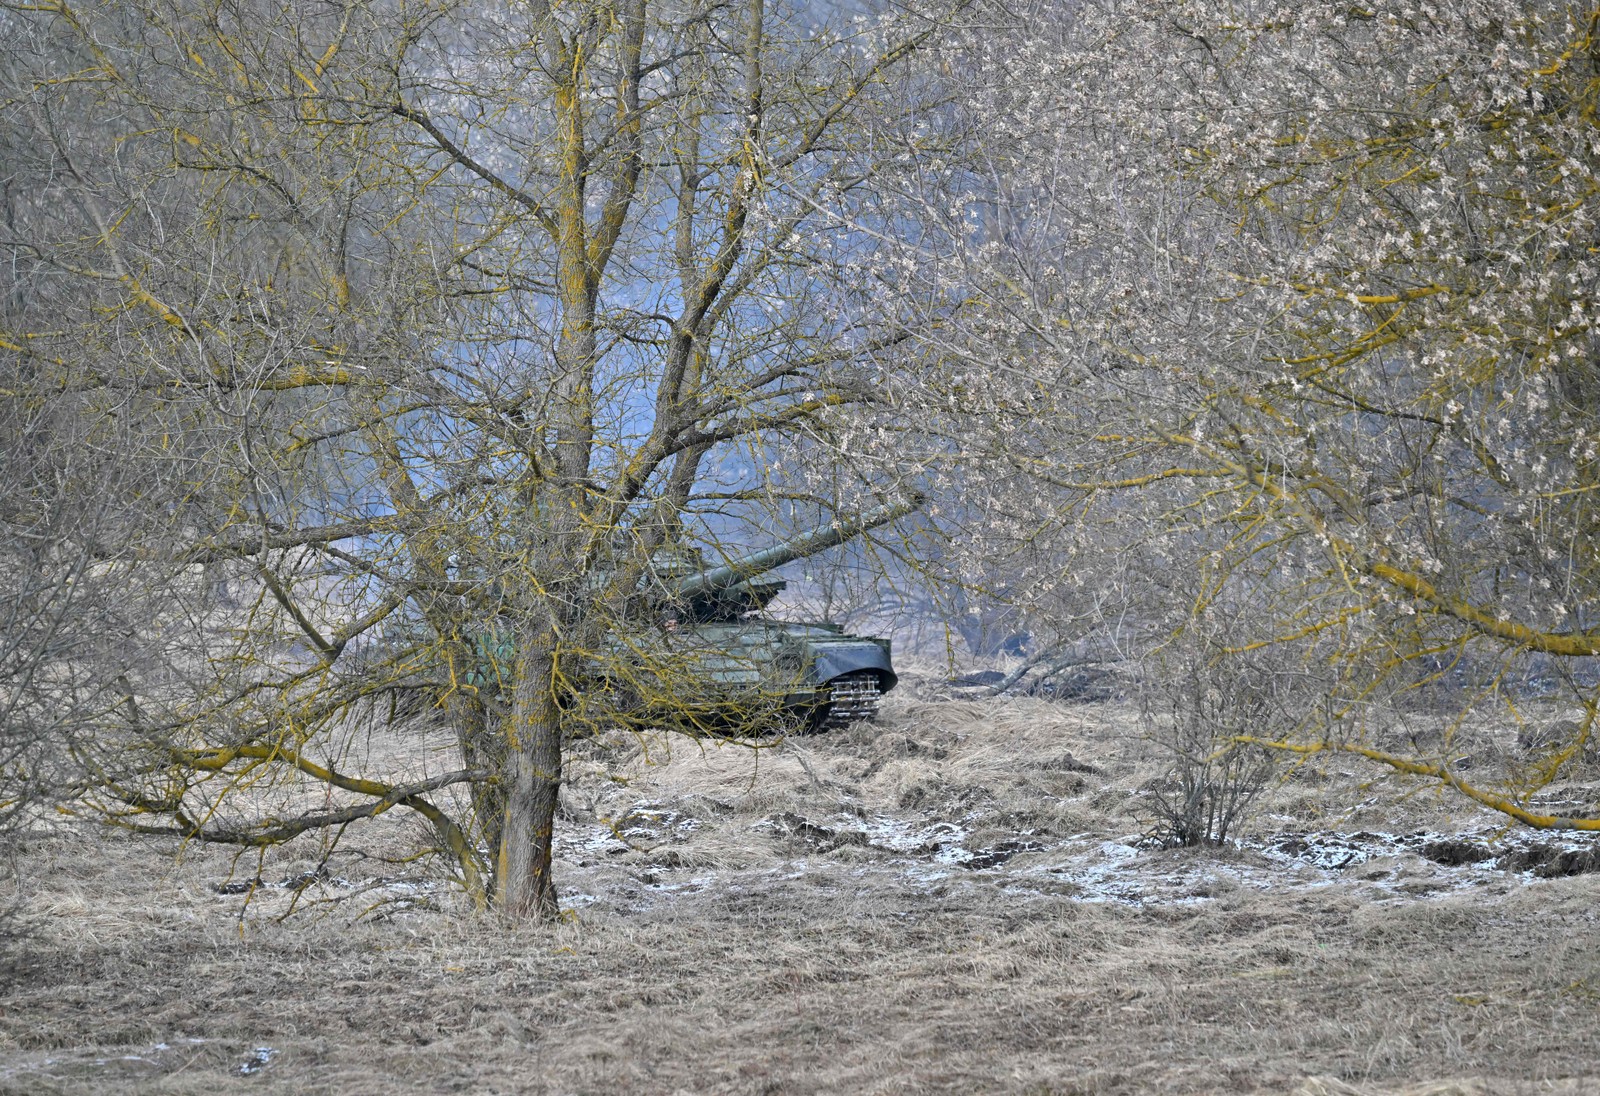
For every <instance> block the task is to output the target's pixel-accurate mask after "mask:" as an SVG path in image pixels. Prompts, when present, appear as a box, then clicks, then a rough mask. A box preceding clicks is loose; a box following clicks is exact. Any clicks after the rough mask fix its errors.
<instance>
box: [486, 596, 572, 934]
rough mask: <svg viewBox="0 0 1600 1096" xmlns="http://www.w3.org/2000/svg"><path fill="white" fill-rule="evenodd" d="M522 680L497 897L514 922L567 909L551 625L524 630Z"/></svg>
mask: <svg viewBox="0 0 1600 1096" xmlns="http://www.w3.org/2000/svg"><path fill="white" fill-rule="evenodd" d="M518 632H519V634H518V637H517V662H516V681H515V684H514V686H513V694H512V705H511V718H510V721H509V723H508V725H507V728H506V739H507V741H506V755H505V768H504V770H503V772H504V776H503V783H504V788H505V814H504V816H503V817H504V822H503V825H502V827H501V831H500V848H499V854H498V858H497V861H496V871H495V875H496V886H495V900H496V904H497V905H498V906H499V908H500V909H501V911H502V912H503V913H504V914H505V915H506V916H507V917H509V918H510V919H512V920H514V921H522V920H527V919H529V918H539V919H541V920H551V919H553V918H554V917H555V916H556V915H557V914H558V913H559V912H560V907H559V906H558V904H557V902H556V888H555V882H554V880H552V879H551V878H550V845H551V839H552V837H553V836H554V833H555V818H556V797H557V795H558V793H559V792H560V790H561V713H560V711H559V710H558V709H557V707H556V702H555V642H554V639H555V637H554V635H553V634H552V632H551V631H550V629H549V628H548V627H538V628H526V629H518Z"/></svg>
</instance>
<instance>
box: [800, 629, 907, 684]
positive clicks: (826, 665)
mask: <svg viewBox="0 0 1600 1096" xmlns="http://www.w3.org/2000/svg"><path fill="white" fill-rule="evenodd" d="M806 647H807V648H808V651H809V654H810V655H811V657H810V658H809V659H807V662H808V663H809V664H810V667H809V672H808V673H807V674H806V677H807V679H808V680H809V681H811V682H812V683H813V684H817V685H821V684H824V683H826V682H829V681H832V680H833V679H834V678H836V677H838V676H840V675H841V674H853V673H859V672H860V671H862V670H875V671H877V674H878V691H879V692H884V693H886V692H888V691H889V690H890V689H892V688H894V687H895V684H896V683H897V682H898V681H899V680H900V678H899V676H898V675H897V674H896V673H895V672H894V665H893V664H892V663H891V662H890V661H889V649H888V644H887V643H875V642H873V641H872V640H870V639H828V640H811V641H807V642H806Z"/></svg>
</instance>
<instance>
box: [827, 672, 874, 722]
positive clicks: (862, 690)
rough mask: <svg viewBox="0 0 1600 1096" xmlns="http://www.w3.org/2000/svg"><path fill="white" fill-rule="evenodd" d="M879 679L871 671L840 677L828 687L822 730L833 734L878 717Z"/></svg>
mask: <svg viewBox="0 0 1600 1096" xmlns="http://www.w3.org/2000/svg"><path fill="white" fill-rule="evenodd" d="M882 695H883V694H882V693H880V692H879V691H878V675H877V674H875V673H873V672H872V671H871V670H860V671H857V672H856V673H852V674H841V675H839V676H838V677H836V678H834V679H833V681H831V682H830V683H829V685H828V703H827V707H826V709H825V711H824V714H823V716H822V725H821V727H820V729H821V730H824V731H832V730H836V729H838V728H842V727H848V726H849V725H850V724H852V723H856V722H859V721H860V720H863V719H871V718H872V717H873V716H875V715H877V714H878V700H879V699H880V698H881V697H882Z"/></svg>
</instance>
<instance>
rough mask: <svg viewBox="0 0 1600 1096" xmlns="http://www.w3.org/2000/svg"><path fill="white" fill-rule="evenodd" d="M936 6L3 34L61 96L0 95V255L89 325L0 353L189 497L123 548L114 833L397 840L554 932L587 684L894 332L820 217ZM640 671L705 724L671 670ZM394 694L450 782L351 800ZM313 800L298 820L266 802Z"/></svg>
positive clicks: (592, 7) (20, 78)
mask: <svg viewBox="0 0 1600 1096" xmlns="http://www.w3.org/2000/svg"><path fill="white" fill-rule="evenodd" d="M935 15H937V12H929V13H926V14H921V13H918V12H916V11H905V12H901V13H898V14H896V15H895V16H894V17H892V18H884V19H880V20H856V21H853V22H849V23H845V24H842V25H841V26H840V27H834V26H832V25H829V24H826V23H823V22H820V21H816V20H810V19H808V18H806V17H805V16H804V13H801V12H788V13H782V14H779V13H774V12H771V11H769V10H768V6H767V5H766V4H765V3H764V2H763V0H749V2H746V3H741V4H737V5H732V6H727V5H710V6H705V5H690V6H688V7H680V8H657V7H655V6H653V5H651V4H648V3H646V2H644V0H625V2H623V3H619V4H613V3H593V4H588V3H585V4H580V5H578V6H576V7H574V6H571V5H564V6H560V7H556V6H542V5H535V6H534V7H533V8H531V9H517V10H516V11H514V12H513V11H511V10H509V9H507V10H504V11H501V10H499V9H493V8H488V7H484V6H480V5H460V6H446V7H439V6H430V7H428V8H426V9H421V8H418V9H413V8H411V7H409V6H407V5H405V4H396V5H393V6H388V5H384V6H377V7H358V6H351V7H346V8H341V9H337V10H334V9H329V10H326V11H321V10H319V11H317V12H314V13H307V12H303V11H302V10H301V9H300V7H299V6H297V5H296V6H285V7H282V8H278V7H273V6H271V5H270V4H261V3H245V2H240V3H226V4H223V5H220V6H216V5H213V6H209V7H207V8H205V9H203V10H202V9H191V8H188V7H186V6H184V5H182V4H149V5H129V6H124V7H118V8H114V9H113V8H102V9H95V10H93V11H76V10H73V9H70V8H68V7H65V6H58V7H54V8H47V9H44V10H40V9H29V10H28V11H27V12H21V11H18V12H14V13H13V14H12V15H11V18H14V19H17V20H21V21H23V22H25V23H26V24H27V25H28V26H30V27H32V28H34V30H33V33H36V34H37V35H39V36H40V38H41V41H42V42H43V43H44V44H45V47H46V48H45V49H44V50H43V51H42V52H41V53H40V56H41V57H43V58H45V60H44V61H43V62H42V64H44V65H46V66H53V67H54V68H55V69H57V70H59V71H61V72H65V73H72V74H77V75H74V76H73V77H72V79H70V80H68V81H67V82H66V88H65V89H63V88H61V87H58V86H57V85H56V84H55V83H52V82H50V81H48V80H45V79H43V78H42V77H41V73H40V68H39V64H40V63H35V64H34V66H33V68H32V69H27V68H25V69H24V71H23V72H21V73H20V74H18V75H16V76H14V77H13V86H14V87H24V86H25V87H27V88H28V89H29V94H30V95H31V97H32V98H31V102H32V103H33V111H32V114H31V115H30V125H31V127H32V128H31V130H30V132H29V135H28V137H29V139H30V140H31V141H33V142H34V143H35V146H36V147H37V148H38V149H39V150H40V151H39V152H38V154H37V155H38V156H39V157H40V159H41V160H43V161H46V162H48V164H49V165H50V166H51V169H52V170H53V171H54V173H55V179H56V185H57V186H58V187H59V189H60V192H61V194H62V195H63V197H64V198H65V199H66V201H67V203H68V204H67V206H66V208H65V210H64V211H63V212H61V213H60V216H61V219H62V224H61V225H60V226H59V228H58V229H56V230H55V231H53V232H52V231H44V230H35V229H34V228H31V227H28V226H19V227H16V228H14V229H13V232H12V239H11V244H12V246H13V248H14V249H15V250H16V251H18V252H21V253H26V254H28V255H29V256H30V257H31V258H30V261H32V262H34V263H36V264H37V267H38V269H39V270H40V271H42V272H47V273H48V277H49V278H50V279H52V280H53V283H55V284H61V285H64V286H70V287H72V290H73V292H75V293H77V294H78V297H77V298H75V299H74V303H73V306H72V309H71V311H69V312H68V313H66V318H67V322H66V323H64V324H63V323H60V322H56V323H50V322H47V320H46V314H45V313H44V311H43V310H41V309H39V308H30V309H24V311H23V315H21V316H20V317H18V318H17V319H16V320H15V321H14V323H13V325H12V326H10V327H9V328H8V334H7V337H6V338H7V349H8V351H9V352H11V353H14V354H18V355H21V356H24V357H27V358H29V360H39V359H42V358H46V357H48V358H51V359H52V360H60V361H68V360H71V361H72V363H73V364H71V365H68V366H64V367H63V371H62V376H63V383H64V385H65V387H66V389H67V390H68V391H71V392H74V393H83V394H84V395H83V398H85V399H88V398H101V399H105V400H108V401H109V400H120V401H122V404H123V406H124V407H125V408H126V410H125V411H123V412H121V414H123V415H125V416H126V417H128V418H129V419H130V420H133V421H136V422H137V423H138V424H139V426H138V434H139V440H140V442H141V444H143V445H144V446H146V447H147V448H148V447H154V446H156V445H157V444H159V446H160V450H161V452H162V453H164V454H167V456H165V457H164V458H163V459H162V460H158V461H155V462H153V463H154V464H155V466H157V467H160V468H164V469H166V473H167V474H168V481H169V482H174V483H178V482H181V483H182V484H184V485H185V486H184V490H183V491H181V492H178V493H176V494H174V495H171V496H169V497H168V498H167V501H166V503H165V504H164V505H155V506H153V507H152V509H151V513H150V514H149V515H147V517H148V520H147V521H146V522H145V523H144V525H143V526H142V527H141V529H140V537H139V538H138V539H137V541H136V542H135V543H136V544H137V552H136V553H134V556H135V558H138V559H151V560H161V561H165V562H166V563H167V564H169V565H170V566H171V567H172V568H173V569H174V572H173V578H172V579H171V581H170V582H169V583H168V586H167V588H168V589H169V590H175V591H182V593H183V596H182V597H180V598H179V599H178V601H179V602H180V603H181V604H182V605H183V606H185V611H186V612H187V614H188V616H187V619H183V620H180V619H177V616H176V615H175V614H174V615H172V616H169V617H168V618H166V619H163V620H162V621H161V622H159V626H156V627H151V628H147V629H145V630H144V631H142V632H141V633H140V634H139V636H138V642H139V643H140V644H142V645H145V646H147V647H148V648H150V650H151V652H152V653H151V655H150V657H149V659H148V660H147V662H148V665H147V666H146V667H144V669H143V670H142V671H141V672H139V673H137V674H132V675H130V676H129V679H128V680H129V685H128V688H127V693H128V696H127V703H125V704H123V705H120V706H118V707H116V708H115V709H113V710H112V712H111V713H110V718H108V720H106V721H103V722H102V724H101V726H100V727H99V729H98V732H97V736H96V739H95V741H94V743H92V744H91V745H90V746H89V747H86V748H85V750H84V751H82V752H83V760H84V762H85V764H86V765H87V766H88V768H89V769H90V771H91V772H92V774H93V775H94V777H95V778H96V784H95V791H94V793H93V794H94V796H95V797H96V801H97V802H98V805H99V807H100V809H101V810H103V811H105V812H107V813H108V814H109V815H110V816H111V817H113V818H116V819H117V820H119V821H120V822H121V824H123V825H126V826H129V827H132V828H134V829H138V830H143V831H148V832H156V833H175V834H181V835H184V836H187V837H192V838H198V839H202V840H213V841H224V842H230V843H235V844H238V845H242V846H246V847H251V846H265V845H269V844H273V843H277V842H282V841H287V840H291V839H292V838H294V837H295V836H296V835H298V834H302V833H307V832H313V831H315V832H330V833H331V832H342V831H343V827H345V826H347V825H349V824H350V823H352V822H357V821H359V820H361V819H365V818H370V817H373V816H376V815H379V814H382V813H385V812H387V811H390V810H392V809H395V808H401V809H404V810H407V811H410V812H413V813H415V814H416V815H418V816H419V817H420V818H422V819H423V820H424V821H425V822H426V824H427V825H428V826H429V827H430V828H431V830H432V832H433V834H434V838H435V841H436V844H437V846H438V848H439V849H440V850H441V851H442V852H444V853H445V854H446V856H447V857H448V859H449V860H450V862H451V863H453V865H454V867H455V870H456V873H457V875H458V877H459V879H460V881H461V882H462V884H463V885H464V887H465V888H466V890H467V892H468V893H469V894H470V895H471V896H472V898H473V899H474V900H475V901H476V902H477V903H478V904H480V905H487V904H489V903H493V904H494V905H495V906H497V907H498V908H499V909H500V910H502V911H503V912H504V913H506V914H507V915H509V916H512V917H514V918H522V917H548V916H552V915H553V914H554V913H555V912H556V908H557V905H556V892H555V889H554V885H553V882H552V880H551V876H550V849H551V837H552V831H553V826H554V822H555V809H556V802H557V792H558V789H559V787H560V782H561V770H562V751H563V736H564V735H570V734H572V733H574V728H575V727H578V726H581V725H582V724H584V723H585V722H593V721H596V720H604V719H606V718H608V716H607V715H606V711H605V709H604V705H603V702H604V701H605V700H606V699H607V696H608V695H609V694H607V693H606V692H605V691H603V690H596V689H593V688H591V687H589V686H588V685H587V684H586V683H590V682H592V681H594V680H595V679H596V677H597V676H598V677H600V678H602V679H605V678H607V677H608V675H607V673H606V672H605V666H606V665H607V664H611V665H615V664H616V663H617V662H618V660H619V653H618V646H617V644H616V642H615V637H616V636H617V635H618V634H619V627H630V626H634V625H631V624H628V623H627V622H636V621H637V620H638V612H639V609H638V606H639V602H640V597H641V590H642V589H643V588H644V585H645V583H644V575H645V571H646V569H647V566H648V563H649V560H650V558H651V557H652V555H654V554H655V553H656V552H657V551H658V549H660V548H662V547H663V546H671V545H673V544H675V543H677V542H680V541H682V540H684V539H686V538H690V539H692V538H693V537H694V536H696V535H697V534H702V535H703V534H704V532H705V531H706V529H707V528H708V526H707V525H706V524H705V523H704V522H703V521H702V520H701V519H700V518H699V517H698V516H697V515H698V514H699V513H700V511H701V510H702V509H708V508H709V509H711V510H722V509H726V508H728V507H730V506H733V507H738V506H744V507H746V508H747V509H748V508H749V507H750V506H752V505H759V504H760V503H761V501H762V500H763V499H764V498H769V497H772V496H773V493H774V492H775V491H779V492H782V491H793V492H798V493H800V494H802V495H813V496H814V494H815V492H814V489H813V485H812V484H810V483H808V482H807V480H806V479H805V478H804V477H800V476H799V475H798V474H799V473H800V472H801V471H802V469H799V468H796V469H795V475H796V477H797V478H794V479H788V478H787V476H788V475H789V474H788V473H784V472H781V471H780V472H774V473H772V474H770V475H769V474H766V473H765V472H763V473H762V474H758V475H755V476H753V477H751V478H750V480H749V482H745V483H740V484H735V485H733V486H732V489H731V490H729V489H724V488H726V487H727V486H728V485H726V484H720V483H716V482H709V481H708V480H707V479H706V478H705V477H704V475H703V473H704V472H705V471H706V470H707V469H709V468H714V467H719V468H720V467H726V461H727V456H728V454H729V453H730V452H733V451H734V450H735V449H736V447H737V446H740V445H744V446H747V447H748V450H749V451H750V452H752V453H758V452H761V451H762V449H763V446H765V445H766V444H768V442H767V441H765V440H763V439H773V443H776V442H777V441H778V440H780V439H782V438H783V437H785V436H786V435H795V436H800V437H805V438H808V439H810V440H811V441H812V442H813V443H817V442H822V443H824V444H825V443H826V440H827V439H828V438H829V437H830V436H831V434H832V432H833V431H834V429H835V422H836V420H837V419H838V418H839V416H840V415H841V412H842V409H845V408H848V407H850V406H851V405H853V404H856V403H859V402H861V401H863V400H870V399H872V398H874V395H875V392H876V389H875V388H874V387H873V385H872V384H871V374H870V368H869V367H870V362H871V360H872V356H873V354H874V353H875V352H877V351H880V350H882V349H883V348H884V347H886V346H888V345H890V344H892V343H894V342H896V341H899V340H903V339H904V338H905V330H904V325H903V324H895V325H892V326H891V325H886V324H884V323H882V322H881V319H880V317H879V316H878V315H877V314H876V313H875V312H874V311H872V310H869V309H867V308H866V307H864V305H863V303H862V302H861V299H860V295H859V294H857V293H855V292H853V291H852V289H851V287H850V286H849V285H848V283H847V282H845V281H844V280H843V279H842V276H841V273H842V272H843V271H844V270H845V269H846V265H847V260H848V259H849V258H850V257H851V256H852V255H853V254H854V253H856V252H858V251H859V250H860V249H861V248H862V247H863V246H868V245H867V244H864V243H863V241H861V240H860V239H858V238H856V237H855V236H854V235H853V234H852V233H851V232H849V231H848V230H847V229H846V228H844V227H841V225H840V224H839V222H838V220H837V219H836V218H833V217H830V216H828V215H827V211H829V210H837V209H839V208H841V207H843V206H846V205H848V204H849V203H850V202H852V201H853V200H854V197H853V196H854V195H855V194H856V192H857V191H859V190H860V189H861V188H862V187H864V186H865V185H866V184H867V182H868V181H869V179H870V176H871V171H872V163H871V156H870V152H871V150H870V148H869V147H868V145H867V143H866V142H865V141H864V140H863V139H861V135H862V133H863V129H862V122H861V120H862V118H863V117H864V116H866V115H867V114H869V113H873V112H881V111H889V110H895V111H901V112H915V111H917V110H919V109H921V101H922V93H921V92H920V91H919V90H918V88H917V87H916V85H915V84H914V83H912V82H902V83H900V84H898V85H897V84H896V83H895V81H897V80H901V79H902V77H901V76H900V75H899V74H900V73H902V71H903V70H907V67H908V65H909V64H910V62H911V60H912V59H913V58H915V57H916V56H917V55H918V54H919V51H921V50H922V49H923V48H924V47H925V45H926V44H927V43H929V42H930V41H931V40H932V38H933V36H934V35H935V34H936V32H937V31H938V30H939V29H940V28H941V26H942V23H941V22H940V21H939V20H938V19H936V18H934V16H935ZM82 74H88V75H82ZM72 97H76V98H72ZM69 100H70V101H71V102H73V103H74V104H75V106H74V110H73V112H67V111H66V109H65V108H66V105H67V103H68V102H69ZM81 118H88V119H90V120H91V122H92V124H89V123H82V122H80V121H79V119H81ZM40 276H41V277H44V276H45V275H44V274H41V275H40ZM91 345H103V346H114V347H115V348H116V351H117V358H116V369H115V370H112V369H97V368H96V367H95V366H93V365H88V364H85V363H87V362H89V361H91V360H92V355H90V354H88V353H86V350H87V348H88V347H89V346H91ZM158 439H159V441H158ZM813 449H815V445H813ZM163 461H164V463H163ZM893 485H894V484H893V481H892V480H889V479H876V480H867V479H857V480H855V481H854V482H853V483H849V485H848V487H849V490H851V491H853V492H854V493H855V494H856V495H857V496H858V497H859V498H860V499H862V500H867V499H870V498H871V497H872V495H873V494H874V493H875V492H877V491H880V490H882V489H884V488H890V487H893ZM835 501H837V500H835ZM222 588H226V590H227V596H226V597H223V598H220V599H219V598H216V597H213V598H212V599H211V600H210V601H209V602H208V601H206V600H205V598H204V595H205V593H206V591H207V590H211V591H213V592H215V591H216V590H218V589H222ZM619 622H622V623H621V624H619ZM624 646H626V645H624ZM634 653H635V654H637V653H638V652H634ZM633 679H634V680H635V681H639V680H648V681H649V682H651V683H653V686H652V687H653V688H654V689H655V690H656V692H657V694H658V695H655V696H651V697H648V698H646V700H647V701H648V705H647V706H648V707H650V708H652V709H653V710H657V711H659V710H660V708H661V707H662V706H663V705H665V706H668V707H671V706H673V705H684V704H689V703H691V702H692V697H690V696H689V695H688V694H687V692H686V691H685V690H683V689H681V688H680V687H679V683H678V682H677V676H676V675H675V674H674V673H673V672H672V666H671V664H670V663H668V664H666V665H665V667H664V668H659V667H658V669H657V672H653V673H649V674H641V673H639V672H637V671H635V672H633ZM419 691H420V692H421V693H422V694H423V695H425V696H426V697H427V698H428V699H429V700H430V702H431V703H433V704H434V705H435V706H436V707H437V708H438V709H439V710H440V711H441V712H442V713H443V715H444V717H445V719H446V720H447V721H448V723H449V726H450V727H451V729H452V731H453V733H454V735H455V737H456V740H457V742H458V745H459V751H460V755H459V761H458V763H457V764H456V765H455V766H454V767H450V768H447V769H445V770H442V771H430V772H426V773H413V774H408V775H406V776H404V777H401V778H395V777H393V776H392V775H383V774H375V773H370V772H363V771H360V765H361V760H360V758H359V757H358V756H357V755H356V754H353V753H351V752H350V750H349V749H348V743H349V741H350V739H349V734H350V731H351V728H352V727H353V725H354V723H353V721H355V720H358V719H360V718H364V717H366V716H369V715H370V713H372V712H374V711H377V710H380V709H381V708H382V707H383V705H384V702H385V701H386V700H389V699H392V698H394V697H396V696H402V695H403V696H415V695H416V694H417V693H418V692H419ZM626 714H627V712H626V706H624V710H622V711H620V712H613V716H614V717H616V718H622V717H625V716H626ZM308 780H309V781H312V782H316V783H319V784H321V785H324V786H326V788H327V789H328V795H329V796H330V797H331V798H330V799H329V800H328V802H327V803H326V804H325V805H324V806H322V807H319V808H318V809H316V810H311V811H306V810H289V809H287V808H285V807H284V806H283V804H282V803H279V804H277V806H276V807H275V808H274V809H273V810H271V811H266V810H264V809H262V808H261V806H260V804H261V802H262V800H261V799H260V797H261V796H262V795H263V794H267V793H269V792H270V791H271V789H273V788H274V787H278V786H281V787H282V788H284V789H285V790H286V792H287V790H288V789H291V788H292V787H293V786H295V785H297V784H299V783H302V782H305V781H308ZM453 788H464V789H466V790H467V791H468V793H469V794H468V795H467V796H466V798H465V800H463V801H462V802H461V803H459V804H457V803H456V801H455V800H454V799H453V798H452V797H451V795H450V789H453ZM246 789H248V791H246Z"/></svg>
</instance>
